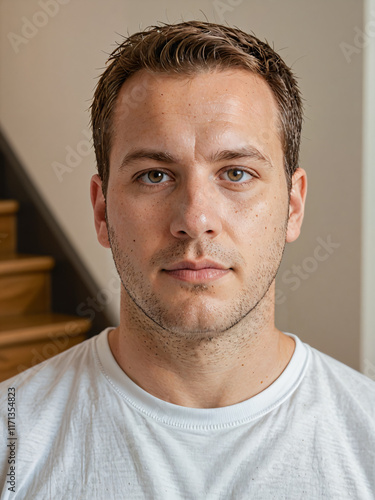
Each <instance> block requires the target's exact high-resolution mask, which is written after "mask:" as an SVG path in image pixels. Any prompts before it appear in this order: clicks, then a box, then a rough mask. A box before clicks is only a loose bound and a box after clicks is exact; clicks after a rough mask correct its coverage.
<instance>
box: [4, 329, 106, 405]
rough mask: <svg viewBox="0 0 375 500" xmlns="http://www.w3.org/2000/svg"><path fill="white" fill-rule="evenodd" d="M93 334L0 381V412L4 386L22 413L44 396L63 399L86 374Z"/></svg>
mask: <svg viewBox="0 0 375 500" xmlns="http://www.w3.org/2000/svg"><path fill="white" fill-rule="evenodd" d="M102 333H103V332H102ZM95 340H96V336H95V337H92V338H90V339H88V340H86V341H84V342H82V343H80V344H78V345H76V346H74V347H71V348H70V349H68V350H66V351H64V352H62V353H60V354H58V355H56V356H54V357H53V358H50V359H47V360H46V361H44V362H42V363H40V364H38V365H36V366H34V367H32V368H29V369H28V370H25V371H24V372H22V373H19V374H18V375H15V376H14V377H12V378H10V379H8V380H5V381H3V382H1V383H0V405H1V407H0V412H1V408H4V404H5V403H4V400H6V399H7V397H8V389H9V388H12V389H14V392H15V398H16V406H17V407H18V408H19V409H20V410H22V413H23V414H25V412H26V411H27V410H28V409H33V411H34V409H35V408H36V407H37V406H38V404H42V403H43V402H44V400H47V399H48V402H49V403H53V401H54V400H55V399H60V401H61V400H65V399H66V398H67V397H69V393H70V392H71V391H72V390H73V388H74V386H75V385H77V384H82V381H83V380H84V379H85V377H87V376H89V373H90V369H89V368H90V366H93V365H94V364H95V360H94V344H95Z"/></svg>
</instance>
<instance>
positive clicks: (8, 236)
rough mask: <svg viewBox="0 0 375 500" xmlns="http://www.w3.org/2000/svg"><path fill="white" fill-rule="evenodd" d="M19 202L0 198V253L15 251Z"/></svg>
mask: <svg viewBox="0 0 375 500" xmlns="http://www.w3.org/2000/svg"><path fill="white" fill-rule="evenodd" d="M18 210H19V203H18V202H17V201H15V200H0V253H7V252H15V250H16V245H17V218H16V213H17V212H18Z"/></svg>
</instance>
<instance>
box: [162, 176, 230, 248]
mask: <svg viewBox="0 0 375 500" xmlns="http://www.w3.org/2000/svg"><path fill="white" fill-rule="evenodd" d="M220 209H221V207H220V205H219V200H218V199H217V193H216V191H215V186H211V185H210V183H209V181H208V180H207V179H206V180H205V181H204V180H203V179H200V180H198V179H197V180H196V181H195V182H190V183H188V184H186V185H181V186H180V187H179V189H178V192H176V197H175V198H174V200H173V203H172V206H171V225H170V231H171V233H172V235H173V236H174V237H176V238H179V239H189V238H191V239H199V238H201V237H202V236H204V235H206V236H209V237H210V238H211V239H213V238H216V237H217V236H218V235H219V234H220V233H221V232H222V220H221V216H220Z"/></svg>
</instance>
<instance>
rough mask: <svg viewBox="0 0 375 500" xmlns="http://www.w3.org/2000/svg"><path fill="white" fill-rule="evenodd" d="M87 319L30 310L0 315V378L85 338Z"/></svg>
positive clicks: (8, 375)
mask: <svg viewBox="0 0 375 500" xmlns="http://www.w3.org/2000/svg"><path fill="white" fill-rule="evenodd" d="M90 328H91V321H90V320H88V319H86V318H80V317H78V316H70V315H65V314H53V313H49V314H32V315H25V316H15V317H7V318H2V319H1V326H0V381H3V380H6V379H8V378H10V377H13V376H14V375H17V374H19V373H21V372H22V371H24V370H26V369H28V368H31V367H33V366H35V365H37V364H38V363H41V362H42V361H45V360H46V359H48V358H51V357H53V356H55V355H56V354H59V353H60V352H62V351H65V350H66V349H69V348H70V347H73V346H74V345H77V344H79V343H80V342H82V341H84V340H86V335H85V334H86V333H87V332H88V331H89V329H90Z"/></svg>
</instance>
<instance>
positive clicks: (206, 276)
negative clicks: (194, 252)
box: [162, 260, 233, 283]
mask: <svg viewBox="0 0 375 500" xmlns="http://www.w3.org/2000/svg"><path fill="white" fill-rule="evenodd" d="M232 270H233V269H232V268H228V267H226V266H224V265H222V264H220V263H218V262H213V261H209V260H201V261H198V262H193V261H183V262H178V263H177V264H174V265H171V266H169V267H168V268H167V269H163V270H162V271H163V272H165V273H166V274H167V275H168V276H170V277H171V278H174V279H177V280H180V281H188V282H191V283H202V282H207V281H214V280H218V279H220V278H222V277H224V276H225V275H227V274H228V273H229V272H230V271H232Z"/></svg>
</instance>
